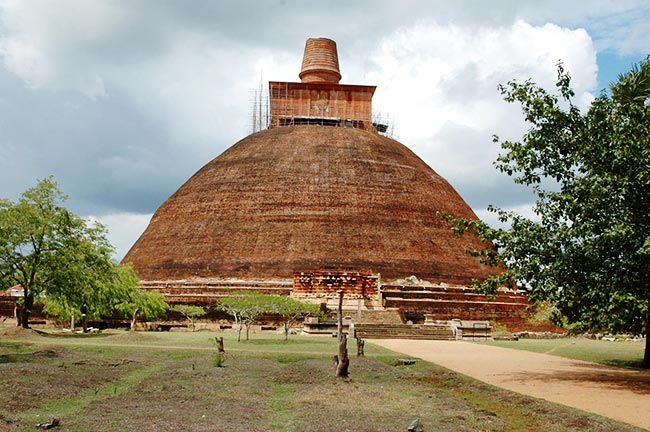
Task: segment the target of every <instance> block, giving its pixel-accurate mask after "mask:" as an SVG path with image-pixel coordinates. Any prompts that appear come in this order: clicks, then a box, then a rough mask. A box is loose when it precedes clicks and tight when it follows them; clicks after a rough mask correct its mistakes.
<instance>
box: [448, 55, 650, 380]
mask: <svg viewBox="0 0 650 432" xmlns="http://www.w3.org/2000/svg"><path fill="white" fill-rule="evenodd" d="M649 84H650V60H649V59H646V60H644V61H642V62H641V63H640V65H639V66H638V67H634V68H633V69H632V70H630V71H629V72H627V73H625V74H622V75H620V76H619V78H618V81H617V82H616V83H613V84H612V85H611V92H609V93H608V92H605V91H603V92H601V94H600V95H599V96H598V97H597V98H596V99H595V100H594V101H593V102H592V104H591V106H590V107H589V108H588V110H586V111H585V112H584V113H583V112H581V111H580V110H579V108H578V107H577V106H576V105H575V104H574V103H573V97H574V92H573V91H572V89H571V86H570V78H569V75H568V74H567V73H565V71H564V70H563V68H562V65H561V64H560V65H559V66H558V80H557V83H556V87H557V90H558V95H554V94H551V93H549V92H547V91H546V90H544V89H542V88H540V87H538V86H536V85H535V84H534V83H532V82H531V81H530V80H529V81H526V82H524V83H518V82H516V81H511V82H509V83H508V84H507V85H506V86H500V90H501V92H502V94H503V95H504V98H505V100H506V101H508V102H516V103H519V104H520V105H521V107H522V110H523V113H524V116H525V119H526V121H527V122H528V123H529V124H530V129H529V130H528V132H527V133H526V134H525V135H524V137H523V138H522V140H521V141H501V140H499V138H498V137H496V136H495V138H494V141H495V142H498V143H500V145H501V148H502V150H503V153H502V154H500V155H499V157H498V159H497V161H496V166H497V168H498V169H499V170H501V171H502V172H505V173H507V174H508V175H510V176H513V179H514V181H515V182H516V183H519V184H522V185H526V186H529V187H531V188H532V190H533V191H534V193H535V194H536V197H537V200H536V203H535V206H534V208H533V210H534V213H535V214H536V218H535V219H534V220H531V219H528V218H525V217H523V216H521V215H518V214H515V213H512V212H507V211H504V210H502V209H498V208H493V207H491V208H490V210H492V211H494V212H496V213H497V214H498V216H499V219H500V220H501V221H502V222H504V223H505V226H507V227H508V228H502V229H494V228H490V227H489V226H487V225H485V224H482V223H480V222H476V221H468V220H458V219H457V220H453V227H454V229H455V230H456V231H458V232H463V231H465V230H467V229H471V230H474V231H475V232H477V233H478V234H479V235H480V236H481V237H482V238H484V239H487V240H492V241H493V247H492V248H491V249H488V250H484V251H477V252H475V253H476V255H478V256H480V257H481V259H482V260H483V262H485V263H487V264H491V265H502V266H504V268H505V271H504V272H503V273H502V274H500V275H496V276H493V277H490V278H488V279H487V280H485V281H480V282H477V286H479V287H480V288H482V289H483V290H485V291H487V292H493V291H494V290H495V289H496V288H497V287H498V286H500V285H503V284H512V283H517V284H519V285H521V286H523V287H525V288H526V289H527V290H528V292H529V296H530V298H531V300H533V301H538V300H546V301H549V302H550V303H551V304H552V305H553V306H554V308H555V309H556V310H557V311H558V313H559V314H561V315H563V316H564V317H566V318H567V319H568V320H569V322H571V323H572V324H573V325H574V326H576V327H577V328H578V329H598V330H601V329H607V330H611V331H633V332H637V333H640V332H645V334H646V347H645V355H644V359H643V367H645V368H648V367H650V274H649V273H650V85H649ZM447 218H448V219H450V218H449V217H447Z"/></svg>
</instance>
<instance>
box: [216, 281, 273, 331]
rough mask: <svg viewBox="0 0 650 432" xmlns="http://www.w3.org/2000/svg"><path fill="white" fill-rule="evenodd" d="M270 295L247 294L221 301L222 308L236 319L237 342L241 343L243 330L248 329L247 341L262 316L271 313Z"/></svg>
mask: <svg viewBox="0 0 650 432" xmlns="http://www.w3.org/2000/svg"><path fill="white" fill-rule="evenodd" d="M269 297H270V296H268V295H264V294H261V293H256V292H253V293H245V294H239V295H235V296H232V297H227V298H224V299H221V300H220V301H219V302H220V304H221V308H222V309H223V310H224V311H226V312H227V313H229V314H230V315H232V316H233V318H235V325H236V326H237V342H241V332H242V328H243V327H246V340H248V339H249V335H250V329H251V326H252V325H253V323H254V322H255V320H257V318H258V317H259V316H260V315H263V314H265V313H269V311H270V309H271V306H270V302H269Z"/></svg>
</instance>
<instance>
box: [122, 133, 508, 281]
mask: <svg viewBox="0 0 650 432" xmlns="http://www.w3.org/2000/svg"><path fill="white" fill-rule="evenodd" d="M436 211H443V212H448V213H451V214H454V215H456V216H459V217H465V218H475V217H476V216H475V215H474V213H473V212H472V210H471V209H470V207H469V206H468V205H467V204H466V203H465V202H464V201H463V199H462V198H461V197H460V196H459V195H458V193H456V191H455V190H454V189H453V187H452V186H451V185H450V184H449V183H448V182H447V181H446V180H445V179H443V178H442V177H440V176H439V175H438V174H437V173H436V172H435V171H433V170H432V169H431V168H430V167H429V166H427V165H426V164H425V163H424V162H423V161H422V160H421V159H420V158H418V157H417V156H416V155H415V154H414V153H413V152H411V151H410V150H409V149H408V148H406V147H405V146H403V145H402V144H400V143H398V142H397V141H394V140H391V139H389V138H386V137H383V136H380V135H378V134H375V133H371V132H367V131H363V130H360V129H354V128H337V127H324V126H295V127H282V128H274V129H269V130H265V131H262V132H259V133H256V134H253V135H250V136H248V137H246V138H244V139H243V140H241V141H240V142H238V143H237V144H235V145H234V146H232V147H231V148H229V149H228V150H226V151H225V152H224V153H223V154H222V155H220V156H219V157H217V158H215V159H214V160H212V161H211V162H209V163H208V164H207V165H205V166H204V167H203V168H202V169H201V170H199V171H198V172H197V173H196V174H194V176H192V178H190V179H189V180H188V181H187V182H186V183H185V184H184V185H183V186H181V187H180V188H179V189H178V191H176V193H174V195H172V196H171V197H170V198H169V199H168V200H167V201H166V202H165V203H164V204H163V205H162V206H161V207H160V208H159V209H158V211H157V212H156V213H155V214H154V216H153V218H152V219H151V222H150V224H149V226H148V228H147V229H146V231H145V232H144V233H143V234H142V236H141V237H140V239H139V240H138V241H137V242H136V243H135V245H134V246H133V247H132V248H131V250H130V251H129V253H128V254H127V255H126V257H125V258H124V260H123V261H124V262H133V263H134V265H135V268H136V269H137V271H138V273H139V275H140V277H141V278H142V279H147V280H164V279H184V278H192V277H236V278H249V279H255V278H267V279H271V278H286V279H290V278H292V276H293V274H294V272H296V271H313V270H314V269H340V268H344V269H351V270H357V269H358V270H363V269H372V270H373V271H374V272H377V273H381V277H382V278H383V279H396V278H403V277H407V276H410V275H417V276H418V277H420V278H424V279H427V280H429V281H432V282H436V283H438V282H447V283H450V284H463V285H468V284H469V283H470V282H471V279H472V278H475V277H485V276H487V275H488V274H490V273H491V272H494V271H495V270H494V269H490V268H488V267H486V266H483V265H481V264H480V263H479V262H478V261H477V260H476V259H475V258H473V257H471V256H469V255H468V254H467V253H466V251H467V250H468V249H476V248H480V247H482V246H483V245H482V243H481V242H480V241H479V240H478V239H477V238H476V237H474V236H472V235H469V234H467V235H465V236H457V235H455V234H454V233H453V232H452V231H451V229H449V226H448V225H447V224H445V223H444V222H443V221H441V220H440V219H439V218H438V217H436Z"/></svg>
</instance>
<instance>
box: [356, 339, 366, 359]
mask: <svg viewBox="0 0 650 432" xmlns="http://www.w3.org/2000/svg"><path fill="white" fill-rule="evenodd" d="M365 344H366V341H364V340H363V339H361V338H360V337H358V338H357V357H363V355H364V354H363V347H364V346H365Z"/></svg>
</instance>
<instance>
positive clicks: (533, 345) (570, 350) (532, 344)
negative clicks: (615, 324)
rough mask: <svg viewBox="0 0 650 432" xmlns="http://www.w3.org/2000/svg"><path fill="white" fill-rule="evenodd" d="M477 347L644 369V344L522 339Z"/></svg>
mask: <svg viewBox="0 0 650 432" xmlns="http://www.w3.org/2000/svg"><path fill="white" fill-rule="evenodd" d="M476 343H481V344H485V345H492V346H498V347H503V348H513V349H519V350H524V351H532V352H537V353H543V354H551V355H556V356H558V357H565V358H569V359H574V360H584V361H590V362H594V363H600V364H604V365H608V366H618V367H627V368H639V367H640V366H641V361H642V360H643V351H644V348H645V344H644V342H625V341H620V342H611V341H603V340H592V339H585V338H580V337H577V338H561V339H520V340H518V341H487V342H476Z"/></svg>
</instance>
